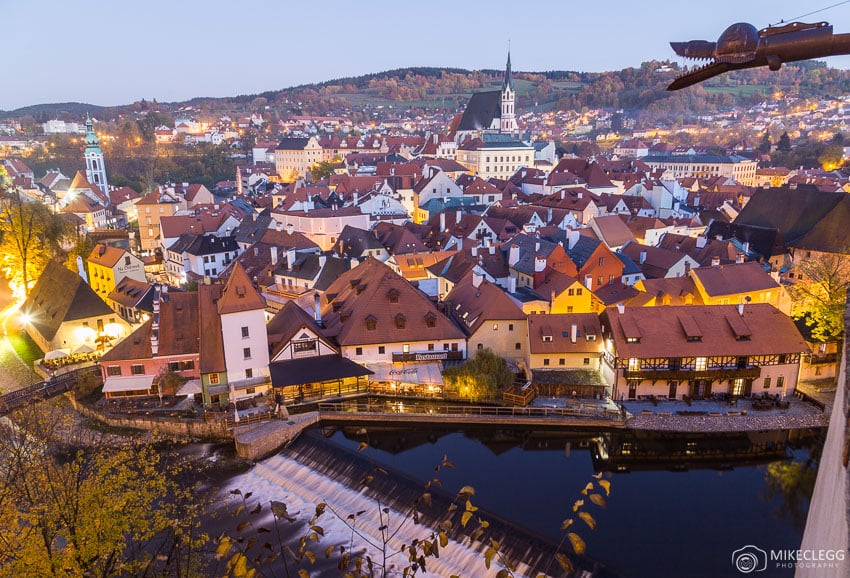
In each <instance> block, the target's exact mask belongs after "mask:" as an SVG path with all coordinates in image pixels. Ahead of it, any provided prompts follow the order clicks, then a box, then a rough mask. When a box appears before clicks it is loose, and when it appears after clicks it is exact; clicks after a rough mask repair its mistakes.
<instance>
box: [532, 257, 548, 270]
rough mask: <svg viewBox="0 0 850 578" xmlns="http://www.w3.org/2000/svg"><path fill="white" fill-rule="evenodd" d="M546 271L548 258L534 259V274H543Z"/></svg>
mask: <svg viewBox="0 0 850 578" xmlns="http://www.w3.org/2000/svg"><path fill="white" fill-rule="evenodd" d="M545 269H546V258H545V257H535V258H534V272H535V273H542V272H543V271H544V270H545Z"/></svg>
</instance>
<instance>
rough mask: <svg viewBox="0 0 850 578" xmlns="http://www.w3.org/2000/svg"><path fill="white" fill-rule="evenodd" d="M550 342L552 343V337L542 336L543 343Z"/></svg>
mask: <svg viewBox="0 0 850 578" xmlns="http://www.w3.org/2000/svg"><path fill="white" fill-rule="evenodd" d="M551 342H552V336H551V335H544V336H543V343H551Z"/></svg>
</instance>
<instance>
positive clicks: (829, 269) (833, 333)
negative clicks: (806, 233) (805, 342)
mask: <svg viewBox="0 0 850 578" xmlns="http://www.w3.org/2000/svg"><path fill="white" fill-rule="evenodd" d="M796 270H797V273H798V281H797V283H795V284H794V285H791V286H790V287H789V290H790V292H791V295H792V297H793V298H794V310H793V312H792V315H793V316H794V318H796V319H805V320H806V324H807V325H808V326H809V327H811V328H812V337H813V338H814V339H816V340H819V341H820V340H823V341H830V340H833V339H840V338H841V336H842V335H844V307H845V300H846V297H847V290H848V288H850V254H848V255H842V254H835V253H820V254H818V255H815V256H813V257H812V258H811V259H806V260H804V261H802V262H801V263H800V264H798V265H797V267H796Z"/></svg>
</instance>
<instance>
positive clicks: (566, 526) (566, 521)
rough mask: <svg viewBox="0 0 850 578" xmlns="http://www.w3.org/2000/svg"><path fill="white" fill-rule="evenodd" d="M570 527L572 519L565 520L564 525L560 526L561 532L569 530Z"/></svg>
mask: <svg viewBox="0 0 850 578" xmlns="http://www.w3.org/2000/svg"><path fill="white" fill-rule="evenodd" d="M572 525H573V519H572V518H567V519H566V520H564V523H563V524H561V530H566V529H567V528H569V527H570V526H572Z"/></svg>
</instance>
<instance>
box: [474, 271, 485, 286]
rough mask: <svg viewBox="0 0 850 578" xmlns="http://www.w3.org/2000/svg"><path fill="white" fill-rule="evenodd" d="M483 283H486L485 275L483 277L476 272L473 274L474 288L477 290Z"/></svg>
mask: <svg viewBox="0 0 850 578" xmlns="http://www.w3.org/2000/svg"><path fill="white" fill-rule="evenodd" d="M482 281H484V275H481V274H479V273H475V272H473V273H472V286H473V287H476V288H478V287H481V282H482Z"/></svg>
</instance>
